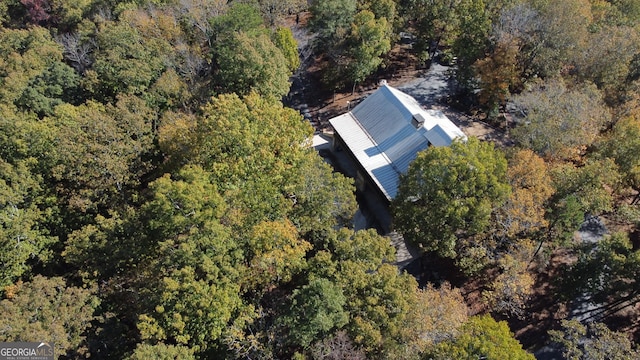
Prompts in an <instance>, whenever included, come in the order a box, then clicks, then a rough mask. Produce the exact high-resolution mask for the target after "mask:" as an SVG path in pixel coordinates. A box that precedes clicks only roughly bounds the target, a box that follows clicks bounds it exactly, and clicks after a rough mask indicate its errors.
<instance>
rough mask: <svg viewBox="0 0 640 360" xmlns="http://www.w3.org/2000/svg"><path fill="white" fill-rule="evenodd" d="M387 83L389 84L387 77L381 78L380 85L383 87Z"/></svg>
mask: <svg viewBox="0 0 640 360" xmlns="http://www.w3.org/2000/svg"><path fill="white" fill-rule="evenodd" d="M385 85H387V80H385V79H382V80H380V86H381V87H382V86H385Z"/></svg>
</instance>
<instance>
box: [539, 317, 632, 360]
mask: <svg viewBox="0 0 640 360" xmlns="http://www.w3.org/2000/svg"><path fill="white" fill-rule="evenodd" d="M549 335H551V340H552V341H553V342H555V343H557V344H560V346H561V348H562V355H563V356H564V358H565V359H567V360H583V359H584V360H587V359H611V360H631V359H637V358H638V357H639V356H640V352H639V351H638V350H637V349H634V347H633V345H632V343H631V341H629V338H628V337H627V336H626V335H625V334H623V333H619V332H615V331H611V330H609V328H608V327H607V326H606V325H605V324H603V323H598V322H593V323H590V324H589V325H588V326H587V325H583V324H581V323H580V322H579V321H577V320H562V330H552V331H549Z"/></svg>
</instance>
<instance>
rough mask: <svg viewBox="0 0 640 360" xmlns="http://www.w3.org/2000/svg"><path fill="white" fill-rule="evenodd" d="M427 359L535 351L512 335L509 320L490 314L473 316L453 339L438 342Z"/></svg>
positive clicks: (496, 359)
mask: <svg viewBox="0 0 640 360" xmlns="http://www.w3.org/2000/svg"><path fill="white" fill-rule="evenodd" d="M427 358H428V359H429V358H431V359H469V360H471V359H478V358H482V359H487V360H500V359H522V360H524V359H528V360H533V359H534V357H533V355H532V354H529V353H528V352H526V351H525V350H523V349H522V345H521V344H520V343H519V342H518V341H517V340H516V339H514V338H513V334H512V333H511V331H510V330H509V326H508V325H507V323H506V322H504V321H500V322H497V321H495V320H494V319H493V318H492V317H491V316H490V315H483V316H474V317H472V318H471V319H469V321H468V322H467V323H466V324H464V325H463V326H462V328H461V329H460V335H458V336H457V337H456V338H455V339H454V340H451V341H446V342H442V343H440V344H438V345H437V346H436V347H435V349H434V350H433V352H432V353H431V354H430V355H429V356H428V357H427Z"/></svg>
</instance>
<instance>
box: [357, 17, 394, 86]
mask: <svg viewBox="0 0 640 360" xmlns="http://www.w3.org/2000/svg"><path fill="white" fill-rule="evenodd" d="M390 38H391V23H390V22H389V21H388V20H387V19H386V18H376V16H375V14H374V13H373V12H371V11H368V10H363V11H360V12H359V13H357V14H356V16H354V18H353V23H352V24H351V34H350V36H349V39H348V40H347V43H348V45H347V46H348V48H349V49H348V50H347V53H348V56H349V57H350V58H351V59H350V60H349V61H348V65H347V70H346V74H347V76H348V79H349V80H351V81H353V82H354V88H355V83H358V82H361V81H363V80H364V79H366V77H367V76H369V75H370V74H372V73H373V72H374V71H375V70H376V69H378V67H379V66H380V64H381V63H382V58H381V57H380V56H382V55H384V54H386V53H387V52H389V50H391V39H390Z"/></svg>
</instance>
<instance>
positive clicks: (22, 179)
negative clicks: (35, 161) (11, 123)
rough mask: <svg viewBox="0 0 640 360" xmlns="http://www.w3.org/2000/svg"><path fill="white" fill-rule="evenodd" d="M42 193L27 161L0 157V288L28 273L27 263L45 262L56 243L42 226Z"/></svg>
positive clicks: (28, 266)
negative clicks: (12, 160)
mask: <svg viewBox="0 0 640 360" xmlns="http://www.w3.org/2000/svg"><path fill="white" fill-rule="evenodd" d="M43 193H44V191H43V189H42V187H41V184H40V182H39V181H38V180H37V175H34V174H32V173H31V171H30V169H29V162H27V161H17V163H16V165H12V164H10V163H7V162H5V161H4V160H3V159H2V158H0V289H2V288H4V287H5V286H7V285H10V284H12V283H13V282H14V281H15V280H16V279H18V278H19V277H20V276H22V275H23V274H27V273H28V272H29V270H30V265H29V261H30V260H31V261H34V260H43V259H46V258H47V257H48V256H47V255H48V251H47V246H48V245H50V244H52V243H54V242H55V240H56V239H55V238H54V237H52V236H50V235H49V234H48V231H47V230H46V227H45V226H44V223H45V222H46V217H45V212H44V211H42V210H40V206H43V200H44V199H43V198H42V196H43Z"/></svg>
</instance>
